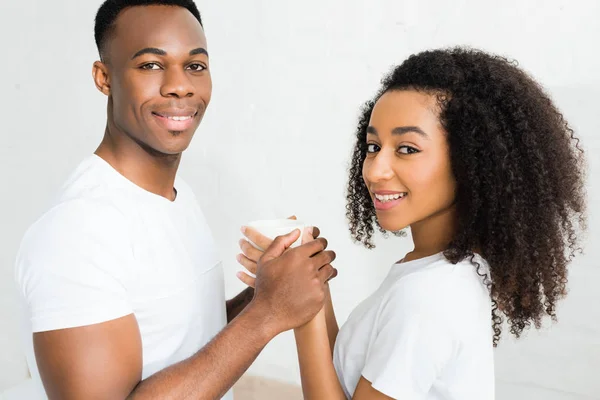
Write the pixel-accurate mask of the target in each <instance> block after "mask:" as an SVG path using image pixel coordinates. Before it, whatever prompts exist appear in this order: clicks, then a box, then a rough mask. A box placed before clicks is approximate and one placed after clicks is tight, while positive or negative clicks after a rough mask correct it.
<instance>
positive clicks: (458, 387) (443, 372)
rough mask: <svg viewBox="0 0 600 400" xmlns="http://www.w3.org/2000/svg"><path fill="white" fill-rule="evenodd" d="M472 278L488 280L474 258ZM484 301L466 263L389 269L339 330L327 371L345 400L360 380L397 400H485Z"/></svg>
mask: <svg viewBox="0 0 600 400" xmlns="http://www.w3.org/2000/svg"><path fill="white" fill-rule="evenodd" d="M473 261H474V262H476V263H478V264H479V265H480V268H479V272H480V273H481V274H485V275H488V276H489V266H488V264H487V263H486V262H485V261H484V260H483V259H482V258H481V257H479V256H478V255H476V256H475V258H474V260H473ZM491 312H492V311H491V299H490V295H489V291H488V289H487V286H486V285H485V284H484V281H483V278H482V276H480V275H479V274H478V273H477V268H476V267H475V266H474V265H473V264H472V263H471V262H470V260H469V259H467V260H465V261H462V262H460V263H458V264H456V265H454V264H452V263H450V262H449V261H448V260H447V259H446V258H445V257H444V256H443V254H441V253H440V254H436V255H433V256H430V257H425V258H422V259H419V260H414V261H409V262H406V263H398V264H395V265H393V266H392V268H391V270H390V272H389V274H388V276H387V277H386V279H385V280H384V281H383V283H382V284H381V286H380V287H379V289H378V290H377V291H376V292H375V293H373V294H372V295H371V296H370V297H369V298H367V299H366V300H365V301H364V302H362V303H361V304H360V305H359V306H358V307H357V308H356V309H354V311H353V312H352V313H351V314H350V317H349V318H348V321H347V322H346V323H345V324H344V326H343V327H342V329H341V330H340V332H339V334H338V336H337V341H336V344H335V350H334V364H335V368H336V371H337V374H338V378H339V380H340V382H341V384H342V387H343V388H344V391H345V394H346V396H347V397H348V398H351V397H352V395H353V394H354V391H355V390H356V387H357V385H358V382H359V380H360V378H361V376H363V377H364V378H365V379H367V380H368V381H369V382H371V384H372V386H373V388H375V389H376V390H378V391H379V392H381V393H383V394H385V395H387V396H389V397H391V398H394V399H399V400H493V399H494V358H493V331H492V327H491V326H492V320H491Z"/></svg>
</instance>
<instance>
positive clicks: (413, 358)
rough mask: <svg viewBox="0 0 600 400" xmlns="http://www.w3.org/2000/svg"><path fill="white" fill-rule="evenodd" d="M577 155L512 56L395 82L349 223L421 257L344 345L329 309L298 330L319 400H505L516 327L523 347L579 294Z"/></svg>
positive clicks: (352, 326) (369, 108)
mask: <svg viewBox="0 0 600 400" xmlns="http://www.w3.org/2000/svg"><path fill="white" fill-rule="evenodd" d="M578 143H579V142H578V140H577V139H576V137H575V136H574V134H573V131H572V130H571V129H570V128H569V126H568V124H567V123H566V121H565V120H564V119H563V116H562V115H561V113H560V112H559V111H558V110H557V108H556V107H555V106H554V104H553V103H552V101H551V99H550V97H549V96H548V95H547V94H546V93H545V92H544V91H543V90H542V88H541V87H540V85H539V84H538V83H536V82H535V81H534V80H533V79H532V78H531V77H529V76H528V75H527V74H526V73H524V72H523V71H522V70H520V69H519V68H517V66H516V65H515V64H514V63H511V62H509V61H507V60H506V59H504V58H502V57H498V56H494V55H489V54H486V53H484V52H482V51H478V50H472V49H463V48H454V49H448V50H434V51H426V52H423V53H420V54H416V55H413V56H411V57H409V58H408V59H407V60H406V61H405V62H404V63H402V64H401V65H400V66H398V67H397V68H395V69H394V70H393V71H392V73H391V74H390V75H389V76H387V77H386V78H385V79H384V80H383V85H382V88H381V89H380V91H379V92H378V93H377V95H376V96H375V98H374V99H373V100H372V101H369V102H368V103H366V105H365V106H364V108H363V110H362V116H361V118H360V121H359V123H358V128H357V135H356V146H355V150H354V155H353V157H352V165H351V168H350V181H349V185H348V195H347V200H348V204H347V216H348V218H349V221H350V232H351V233H352V235H353V237H354V238H355V239H356V240H357V241H360V242H362V243H363V244H364V245H365V246H367V247H369V248H372V247H374V246H373V243H372V241H371V239H372V235H373V233H374V231H375V229H378V230H381V231H382V232H394V233H395V234H397V235H402V234H403V232H402V231H403V229H405V228H410V231H411V236H412V240H413V242H414V250H413V251H411V252H409V253H408V254H406V255H405V256H404V257H402V259H401V260H400V261H398V262H397V263H396V264H394V265H393V266H392V268H391V270H390V272H389V274H388V276H387V277H386V279H385V280H384V282H383V283H382V284H381V286H380V288H379V289H378V290H377V291H376V292H375V293H373V295H371V296H370V297H369V298H368V299H366V300H365V301H364V302H363V303H362V304H360V305H359V306H358V307H357V308H356V309H355V310H354V311H353V312H352V314H351V315H350V317H349V318H348V321H347V322H346V324H345V325H344V326H343V327H342V329H341V330H340V331H339V334H338V332H337V324H336V323H335V317H334V316H333V311H332V310H333V309H332V308H331V304H330V303H331V302H330V301H328V303H327V305H326V307H325V308H324V310H323V311H322V312H321V313H320V314H318V315H317V316H316V317H315V319H314V320H312V321H311V322H310V323H308V324H307V325H305V326H304V327H302V328H300V329H297V330H296V332H295V335H296V341H297V346H298V354H299V360H300V367H301V374H302V386H303V391H304V395H305V397H306V398H307V399H343V398H354V399H358V400H362V399H400V400H413V399H427V400H433V399H436V400H442V399H443V400H450V399H451V400H471V399H472V400H475V399H477V400H485V399H493V398H494V365H493V352H492V349H493V347H495V346H496V345H497V343H498V341H499V339H500V336H501V333H502V323H503V320H504V319H506V320H507V322H508V326H509V328H510V332H511V333H512V334H513V335H515V336H516V337H519V335H520V334H521V333H522V332H523V330H524V329H525V328H527V327H529V326H531V325H533V326H535V327H536V328H539V327H540V324H541V321H542V318H543V317H544V316H546V315H548V316H550V317H552V318H553V319H554V318H555V317H556V314H555V309H556V304H557V301H558V300H559V299H560V298H562V297H563V296H564V295H565V286H566V283H567V265H568V264H569V262H570V261H571V260H572V258H573V256H574V254H575V253H576V252H577V251H578V250H579V247H578V238H577V234H578V233H579V230H580V229H583V228H585V218H584V209H585V199H584V197H585V196H584V189H583V171H582V170H583V152H582V150H581V149H580V147H579V145H578ZM255 240H256V238H255ZM242 249H243V250H244V254H245V255H244V256H242V257H241V258H240V262H241V263H242V264H243V265H244V266H246V267H247V268H249V269H251V270H252V269H253V268H256V264H255V263H254V261H256V260H257V259H258V257H259V256H260V254H258V253H255V252H253V251H249V250H248V246H246V245H243V246H242ZM240 279H242V280H243V281H245V282H247V283H249V284H252V281H251V280H250V279H249V278H248V277H247V276H245V275H242V276H241V278H240ZM490 316H491V323H492V324H491V327H492V329H490ZM332 343H334V345H332ZM332 347H334V352H333V357H332V353H331V348H332Z"/></svg>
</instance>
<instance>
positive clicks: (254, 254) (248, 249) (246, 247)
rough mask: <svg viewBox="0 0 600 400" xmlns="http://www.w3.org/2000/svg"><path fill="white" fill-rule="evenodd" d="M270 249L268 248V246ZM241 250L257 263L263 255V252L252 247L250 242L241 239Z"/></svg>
mask: <svg viewBox="0 0 600 400" xmlns="http://www.w3.org/2000/svg"><path fill="white" fill-rule="evenodd" d="M267 247H268V246H267ZM240 249H241V250H242V253H244V255H245V256H246V257H248V258H249V259H250V260H252V261H254V262H256V261H258V259H259V258H260V256H262V255H263V252H262V251H260V250H258V249H257V248H256V247H254V246H252V245H251V244H250V242H249V241H247V240H245V239H240Z"/></svg>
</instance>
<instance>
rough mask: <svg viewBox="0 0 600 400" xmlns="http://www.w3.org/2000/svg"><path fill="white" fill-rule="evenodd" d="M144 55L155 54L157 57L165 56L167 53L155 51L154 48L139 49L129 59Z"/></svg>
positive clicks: (159, 50)
mask: <svg viewBox="0 0 600 400" xmlns="http://www.w3.org/2000/svg"><path fill="white" fill-rule="evenodd" d="M144 54H156V55H157V56H166V55H167V52H166V51H164V50H161V49H157V48H156V47H146V48H145V49H141V50H140V51H138V52H137V53H135V54H134V55H133V57H131V59H132V60H133V59H135V58H137V57H139V56H143V55H144Z"/></svg>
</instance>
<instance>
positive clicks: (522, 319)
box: [346, 48, 586, 346]
mask: <svg viewBox="0 0 600 400" xmlns="http://www.w3.org/2000/svg"><path fill="white" fill-rule="evenodd" d="M394 90H417V91H422V92H425V93H430V94H432V95H434V96H436V98H437V102H438V105H439V119H440V122H441V125H442V126H443V128H444V129H445V131H446V132H447V139H448V143H449V147H450V160H451V165H452V170H453V173H454V177H455V179H456V182H457V192H456V210H457V216H458V221H457V222H458V226H457V231H456V234H455V236H454V238H453V241H452V242H451V244H450V246H449V247H448V249H447V250H446V251H445V253H444V254H445V256H446V258H447V259H448V260H450V261H451V262H453V263H457V262H459V261H461V260H464V259H467V258H468V259H470V260H471V262H473V251H474V250H475V249H476V250H477V251H478V252H480V253H481V255H482V256H483V257H484V258H485V259H486V261H487V262H488V263H489V266H490V275H491V282H490V280H489V279H488V278H487V274H485V273H482V272H481V271H480V266H479V265H478V264H477V263H475V262H473V263H474V264H475V265H476V267H477V272H478V273H479V274H480V275H481V276H482V278H483V280H484V282H485V283H486V284H487V285H488V288H489V289H490V294H491V298H492V304H493V308H492V324H493V328H494V346H496V345H497V344H498V341H499V339H500V335H501V333H502V323H503V321H504V319H503V317H502V314H503V315H504V316H506V318H507V320H508V324H509V326H510V332H511V333H512V334H514V335H515V336H516V337H519V336H520V335H521V333H522V332H523V330H524V329H525V328H527V327H529V326H531V325H532V324H533V325H534V326H535V327H536V328H539V327H540V326H541V321H542V317H544V315H546V314H547V315H549V316H551V317H552V319H553V320H555V319H556V303H557V301H558V300H559V299H560V298H561V297H563V296H564V295H565V294H566V283H567V264H568V263H569V262H570V261H571V260H572V258H573V257H574V255H575V253H577V252H580V251H581V248H580V247H579V240H578V237H577V234H578V233H579V232H580V231H582V230H584V229H585V222H586V221H585V190H584V159H583V150H582V149H581V148H580V146H579V140H578V139H577V138H576V136H575V134H574V132H573V130H572V129H571V128H570V127H569V125H568V124H567V122H566V121H565V119H564V118H563V116H562V114H561V113H560V112H559V110H558V109H557V108H556V106H555V105H554V104H553V102H552V100H551V99H550V97H549V96H548V94H546V93H545V91H544V90H543V89H542V87H541V86H540V85H539V84H538V83H537V82H536V81H535V80H533V79H532V78H531V77H530V76H528V75H527V74H526V73H525V72H523V71H522V70H520V69H519V68H518V67H517V65H516V63H515V62H511V61H509V60H507V59H506V58H503V57H500V56H496V55H490V54H487V53H485V52H483V51H479V50H475V49H468V48H452V49H442V50H431V51H425V52H422V53H419V54H415V55H412V56H410V57H409V58H408V59H407V60H406V61H405V62H403V63H402V64H401V65H400V66H398V67H396V68H395V69H394V70H393V71H392V72H391V73H390V74H389V75H388V76H386V77H385V78H384V79H383V81H382V87H381V89H380V90H379V92H378V93H377V95H376V96H375V98H374V100H371V101H369V102H367V103H366V104H365V105H364V106H363V109H362V115H361V117H360V119H359V122H358V127H357V131H356V145H355V148H354V154H353V156H352V161H351V167H350V178H349V183H348V189H347V190H348V192H347V206H346V210H347V212H346V215H347V217H348V220H349V223H350V232H351V233H352V236H353V238H354V239H355V240H357V241H359V242H362V243H363V244H364V245H366V246H367V247H368V248H373V247H374V245H373V243H372V241H371V238H372V235H373V233H374V232H375V229H376V228H377V229H378V230H380V231H381V232H384V233H385V231H384V230H383V229H382V228H381V226H379V224H378V222H377V219H376V215H375V209H374V206H373V203H372V201H371V198H370V196H369V192H368V190H367V187H366V185H365V183H364V181H363V178H362V165H363V161H364V159H365V157H366V153H367V145H366V130H367V127H368V124H369V120H370V117H371V113H372V111H373V107H374V105H375V102H376V101H377V99H378V98H379V97H381V95H382V94H384V93H385V92H388V91H394ZM396 233H397V232H396Z"/></svg>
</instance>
